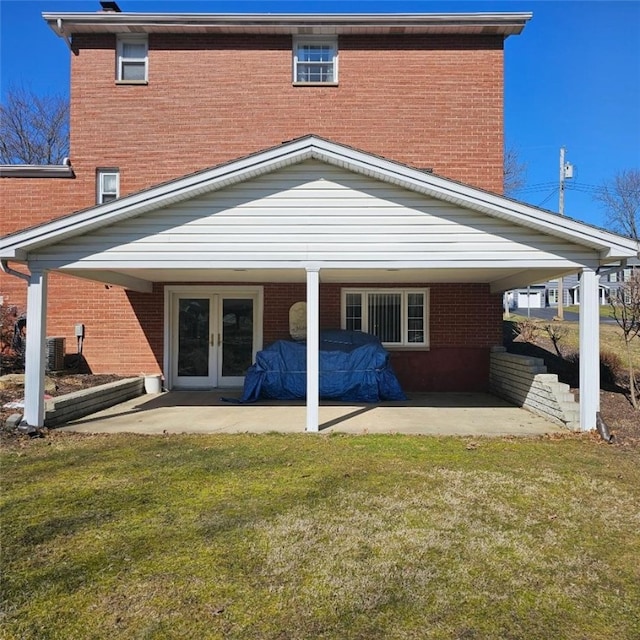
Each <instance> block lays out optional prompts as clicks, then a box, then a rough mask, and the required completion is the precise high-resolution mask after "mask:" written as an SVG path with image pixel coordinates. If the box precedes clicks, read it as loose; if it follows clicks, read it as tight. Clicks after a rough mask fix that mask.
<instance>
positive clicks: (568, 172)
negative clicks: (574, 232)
mask: <svg viewBox="0 0 640 640" xmlns="http://www.w3.org/2000/svg"><path fill="white" fill-rule="evenodd" d="M565 151H566V149H565V148H564V147H560V195H559V198H558V213H559V214H560V215H561V216H563V215H564V181H565V180H569V179H571V178H573V165H571V164H569V163H568V162H565V160H564V154H565ZM563 284H564V283H563V281H562V278H558V315H557V318H558V320H560V321H562V320H564V286H563Z"/></svg>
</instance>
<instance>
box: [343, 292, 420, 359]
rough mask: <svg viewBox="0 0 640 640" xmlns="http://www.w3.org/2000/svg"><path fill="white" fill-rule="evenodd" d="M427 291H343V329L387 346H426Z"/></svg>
mask: <svg viewBox="0 0 640 640" xmlns="http://www.w3.org/2000/svg"><path fill="white" fill-rule="evenodd" d="M428 293H429V292H428V289H385V290H380V289H360V290H353V289H345V290H343V294H342V319H343V321H342V326H343V328H344V329H347V330H350V331H363V332H365V333H371V334H373V335H375V336H377V337H378V338H379V339H380V341H381V342H382V343H383V344H385V345H389V346H393V345H395V346H421V347H424V346H427V345H428V331H427V326H428V324H427V318H428Z"/></svg>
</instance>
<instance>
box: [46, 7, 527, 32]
mask: <svg viewBox="0 0 640 640" xmlns="http://www.w3.org/2000/svg"><path fill="white" fill-rule="evenodd" d="M532 16H533V14H532V13H527V12H518V13H515V12H514V13H511V12H484V13H483V12H476V13H360V14H358V13H325V14H321V13H245V14H242V13H136V12H131V13H124V12H122V13H114V12H111V11H104V12H96V13H89V12H83V13H80V12H62V13H47V12H45V13H43V14H42V17H43V18H44V20H46V21H47V22H48V23H49V26H50V27H51V28H52V29H53V30H54V31H55V32H56V33H57V34H58V35H59V36H61V37H65V30H64V27H63V22H64V21H66V22H67V25H68V27H70V29H69V28H67V31H68V32H69V33H71V34H73V33H82V32H87V31H88V29H87V28H88V27H90V28H92V29H89V31H93V30H94V29H96V28H97V30H99V31H106V32H113V33H115V32H117V31H119V30H122V27H125V26H135V27H138V29H140V30H142V32H144V31H145V30H147V29H161V30H164V31H170V30H171V29H172V28H175V27H181V30H182V29H185V28H186V29H187V30H188V29H189V28H191V29H193V30H201V29H203V28H207V27H209V28H211V29H213V30H216V31H220V32H226V33H234V32H235V33H247V32H252V31H257V32H259V33H264V29H265V28H266V29H268V30H272V29H273V30H274V33H275V32H278V33H282V32H289V33H298V32H299V30H300V29H314V28H333V29H335V32H336V33H344V32H349V33H357V32H358V31H364V32H366V31H367V30H369V29H379V28H385V27H387V28H396V29H407V30H410V31H411V32H418V33H422V32H424V33H429V32H433V31H434V29H436V30H437V32H442V31H441V30H442V29H447V30H449V29H451V30H453V31H454V32H455V30H460V32H461V33H464V30H465V29H477V28H481V29H483V30H486V29H491V28H492V27H493V28H494V29H495V30H496V33H495V35H498V34H499V35H504V36H509V35H518V34H520V33H521V32H522V30H523V29H524V27H525V25H526V23H527V22H528V21H529V20H530V19H531V18H532ZM474 33H478V32H477V31H474ZM482 33H486V32H485V31H482Z"/></svg>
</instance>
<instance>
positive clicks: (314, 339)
mask: <svg viewBox="0 0 640 640" xmlns="http://www.w3.org/2000/svg"><path fill="white" fill-rule="evenodd" d="M319 396H320V269H318V268H315V267H307V427H306V430H307V431H311V432H314V433H317V432H318V430H319V406H320V397H319Z"/></svg>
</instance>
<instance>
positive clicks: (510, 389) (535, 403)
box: [489, 347, 580, 430]
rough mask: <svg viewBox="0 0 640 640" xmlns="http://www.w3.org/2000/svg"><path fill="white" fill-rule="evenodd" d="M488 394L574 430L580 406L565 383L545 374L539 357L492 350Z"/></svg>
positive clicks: (577, 426)
mask: <svg viewBox="0 0 640 640" xmlns="http://www.w3.org/2000/svg"><path fill="white" fill-rule="evenodd" d="M489 388H490V391H491V393H493V394H495V395H497V396H500V397H502V398H505V399H506V400H509V401H511V402H514V403H515V404H517V405H518V406H521V407H523V408H525V409H528V410H529V411H532V412H533V413H536V414H538V415H540V416H542V417H544V418H547V419H548V420H550V421H551V422H554V423H556V424H559V425H562V426H565V427H567V428H569V429H572V430H578V429H579V426H580V406H579V404H578V403H577V402H576V400H575V397H574V396H573V393H571V390H570V389H569V385H568V384H564V383H562V382H559V381H558V376H557V375H556V374H552V373H547V368H546V367H545V365H544V360H543V359H542V358H531V357H528V356H521V355H517V354H515V353H507V350H506V349H505V348H504V347H493V348H492V350H491V357H490V376H489Z"/></svg>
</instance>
